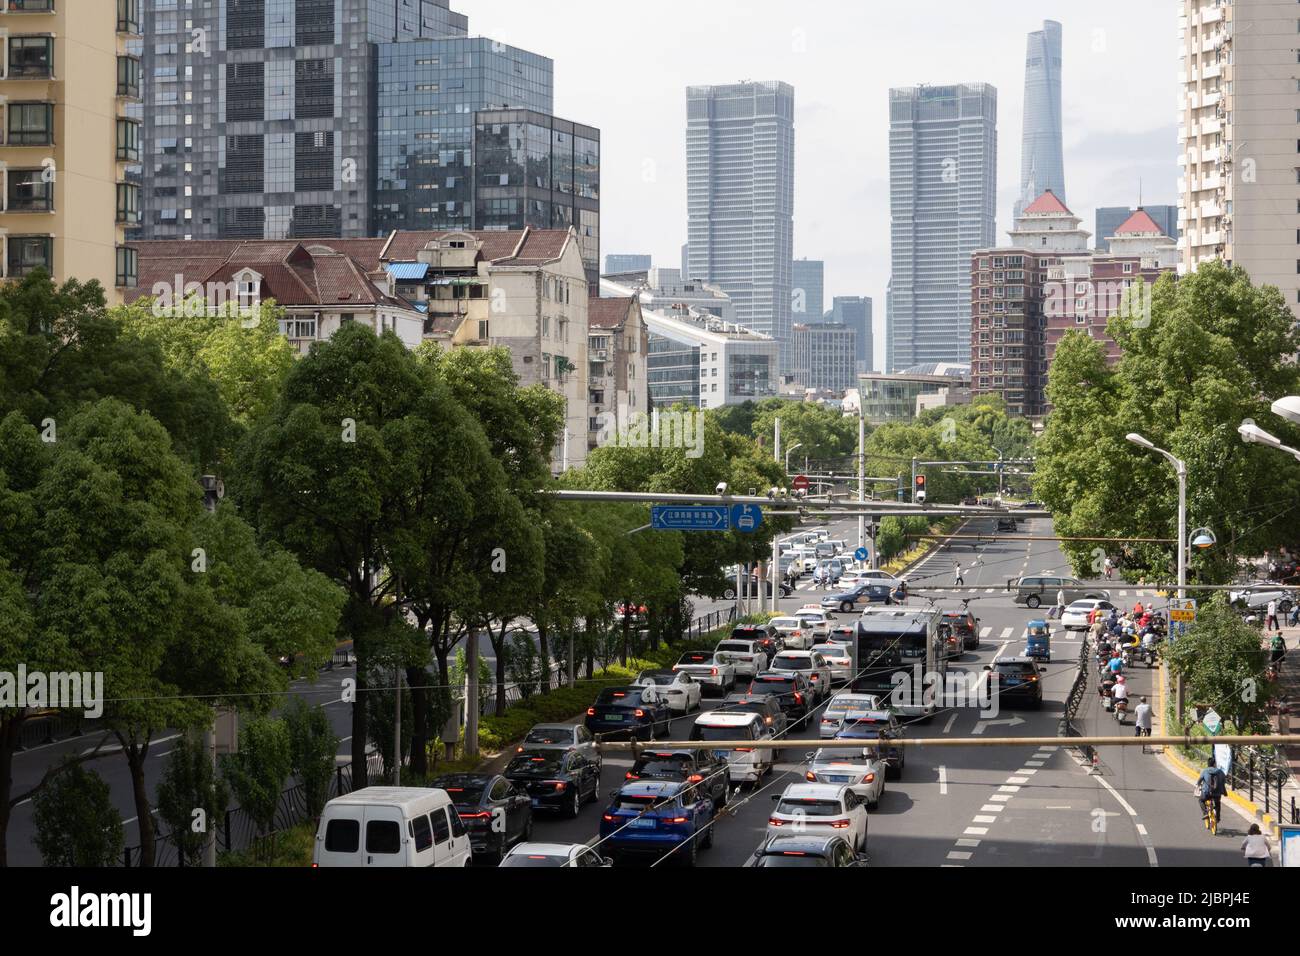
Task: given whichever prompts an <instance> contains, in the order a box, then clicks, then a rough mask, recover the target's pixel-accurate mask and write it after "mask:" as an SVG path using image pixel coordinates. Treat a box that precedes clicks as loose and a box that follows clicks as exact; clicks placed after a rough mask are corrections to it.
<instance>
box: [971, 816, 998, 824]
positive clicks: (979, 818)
mask: <svg viewBox="0 0 1300 956" xmlns="http://www.w3.org/2000/svg"><path fill="white" fill-rule="evenodd" d="M971 822H972V823H997V822H998V818H997V817H990V816H984V815H980V816H977V817H972V818H971Z"/></svg>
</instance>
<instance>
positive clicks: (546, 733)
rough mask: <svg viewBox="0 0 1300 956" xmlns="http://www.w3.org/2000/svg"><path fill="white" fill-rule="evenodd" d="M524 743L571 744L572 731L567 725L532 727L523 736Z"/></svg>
mask: <svg viewBox="0 0 1300 956" xmlns="http://www.w3.org/2000/svg"><path fill="white" fill-rule="evenodd" d="M524 743H526V744H571V743H573V731H572V730H570V729H569V728H567V727H563V728H561V727H547V728H545V729H543V728H539V727H534V728H533V729H532V730H530V731H528V736H527V737H525V738H524Z"/></svg>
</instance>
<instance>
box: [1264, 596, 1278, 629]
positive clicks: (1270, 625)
mask: <svg viewBox="0 0 1300 956" xmlns="http://www.w3.org/2000/svg"><path fill="white" fill-rule="evenodd" d="M1264 630H1266V631H1276V630H1277V601H1269V602H1268V611H1267V612H1266V614H1265V617H1264Z"/></svg>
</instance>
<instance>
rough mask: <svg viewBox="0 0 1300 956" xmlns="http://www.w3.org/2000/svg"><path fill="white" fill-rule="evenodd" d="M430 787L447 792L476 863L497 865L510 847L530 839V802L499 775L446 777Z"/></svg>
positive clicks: (438, 779) (459, 774) (466, 774)
mask: <svg viewBox="0 0 1300 956" xmlns="http://www.w3.org/2000/svg"><path fill="white" fill-rule="evenodd" d="M430 786H432V787H433V788H434V789H437V790H445V791H447V796H448V797H450V798H451V802H452V804H453V805H454V806H455V808H456V813H457V814H458V815H459V816H460V821H461V823H462V824H463V825H464V827H465V829H466V830H467V831H468V832H469V845H470V852H471V853H472V854H473V857H474V859H475V860H485V861H487V862H489V863H491V864H493V865H496V864H497V863H500V862H501V858H502V857H503V856H504V855H505V852H506V850H508V849H509V848H510V846H511V845H512V844H514V843H520V842H524V843H526V842H528V841H529V840H531V839H532V838H533V806H532V800H531V799H530V798H529V796H528V793H527V792H526V791H525V790H524V789H523V788H522V787H519V786H516V785H515V784H512V783H511V782H510V781H509V780H508V779H506V778H505V777H503V776H501V775H500V774H488V773H451V774H445V775H443V776H441V777H438V778H437V779H436V780H434V781H433V783H432V784H430Z"/></svg>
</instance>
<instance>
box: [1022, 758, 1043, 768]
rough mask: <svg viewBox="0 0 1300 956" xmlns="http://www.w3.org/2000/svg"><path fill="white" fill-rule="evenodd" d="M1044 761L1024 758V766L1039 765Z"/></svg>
mask: <svg viewBox="0 0 1300 956" xmlns="http://www.w3.org/2000/svg"><path fill="white" fill-rule="evenodd" d="M1045 762H1046V761H1043V760H1026V761H1025V766H1026V767H1041V766H1042V765H1043V764H1044V763H1045Z"/></svg>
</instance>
